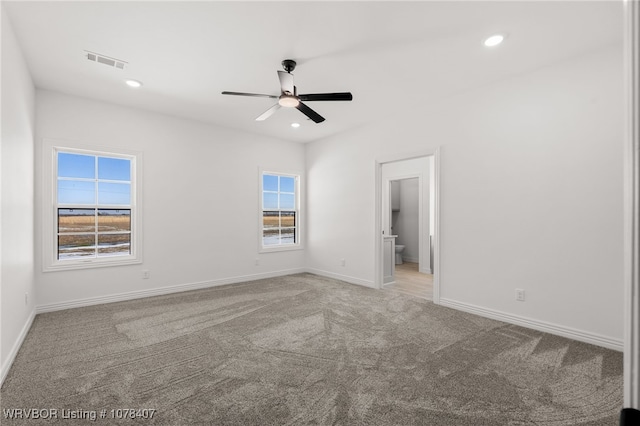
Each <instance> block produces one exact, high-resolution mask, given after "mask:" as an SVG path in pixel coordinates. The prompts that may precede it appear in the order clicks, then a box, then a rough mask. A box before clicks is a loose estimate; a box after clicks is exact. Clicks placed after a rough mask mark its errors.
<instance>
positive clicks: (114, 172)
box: [98, 157, 131, 181]
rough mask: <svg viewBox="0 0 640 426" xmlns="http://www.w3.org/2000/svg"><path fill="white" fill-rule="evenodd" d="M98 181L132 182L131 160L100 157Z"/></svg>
mask: <svg viewBox="0 0 640 426" xmlns="http://www.w3.org/2000/svg"><path fill="white" fill-rule="evenodd" d="M98 179H108V180H126V181H130V180H131V160H127V159H124V158H111V157H98Z"/></svg>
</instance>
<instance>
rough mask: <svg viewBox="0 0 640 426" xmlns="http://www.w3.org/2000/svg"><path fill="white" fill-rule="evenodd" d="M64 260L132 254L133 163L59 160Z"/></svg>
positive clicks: (61, 156) (78, 157) (65, 155)
mask: <svg viewBox="0 0 640 426" xmlns="http://www.w3.org/2000/svg"><path fill="white" fill-rule="evenodd" d="M57 160H58V162H57V164H58V170H57V176H58V179H57V215H56V216H57V222H58V224H57V225H58V226H57V247H58V250H57V252H58V260H70V259H78V258H97V257H107V256H123V255H130V254H131V230H132V229H131V228H132V221H131V217H132V216H131V160H130V159H127V158H114V157H104V156H96V155H87V154H77V153H69V152H59V153H58V156H57Z"/></svg>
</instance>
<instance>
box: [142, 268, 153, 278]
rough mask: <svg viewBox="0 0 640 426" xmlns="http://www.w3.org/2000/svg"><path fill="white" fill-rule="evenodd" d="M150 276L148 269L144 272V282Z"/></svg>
mask: <svg viewBox="0 0 640 426" xmlns="http://www.w3.org/2000/svg"><path fill="white" fill-rule="evenodd" d="M150 276H151V272H149V270H148V269H145V270H144V271H142V279H143V280H148V279H149V277H150Z"/></svg>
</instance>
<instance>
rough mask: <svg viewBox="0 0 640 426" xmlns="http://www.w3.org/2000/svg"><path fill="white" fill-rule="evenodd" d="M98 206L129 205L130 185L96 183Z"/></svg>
mask: <svg viewBox="0 0 640 426" xmlns="http://www.w3.org/2000/svg"><path fill="white" fill-rule="evenodd" d="M98 204H131V184H129V183H107V182H98Z"/></svg>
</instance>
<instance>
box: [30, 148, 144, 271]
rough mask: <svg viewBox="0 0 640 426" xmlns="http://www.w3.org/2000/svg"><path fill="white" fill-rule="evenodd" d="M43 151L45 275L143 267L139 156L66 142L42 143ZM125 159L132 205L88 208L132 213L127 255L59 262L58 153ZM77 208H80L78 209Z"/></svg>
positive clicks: (140, 161)
mask: <svg viewBox="0 0 640 426" xmlns="http://www.w3.org/2000/svg"><path fill="white" fill-rule="evenodd" d="M43 146H44V149H43V156H44V158H43V176H42V177H43V186H42V188H43V208H42V212H43V218H42V219H43V221H42V224H43V227H42V230H43V233H42V234H43V238H42V269H43V271H44V272H53V271H64V270H74V269H87V268H100V267H108V266H122V265H131V264H136V263H142V226H141V218H142V210H141V206H142V202H141V192H142V191H141V182H142V179H141V176H142V153H140V152H137V151H129V150H124V149H119V148H105V147H89V146H88V145H86V144H78V143H73V142H68V141H64V142H62V141H55V140H50V139H45V140H44V144H43ZM59 152H68V153H72V154H82V155H91V156H98V157H111V158H125V159H128V160H131V181H130V183H131V204H130V205H126V206H115V205H98V204H96V205H91V206H87V208H99V209H101V208H105V209H118V208H121V209H131V246H130V254H129V255H121V256H106V257H96V258H78V259H64V260H59V259H58V208H68V207H66V206H64V205H58V202H57V199H58V196H57V190H58V153H59ZM77 208H81V207H80V206H79V207H77Z"/></svg>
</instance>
